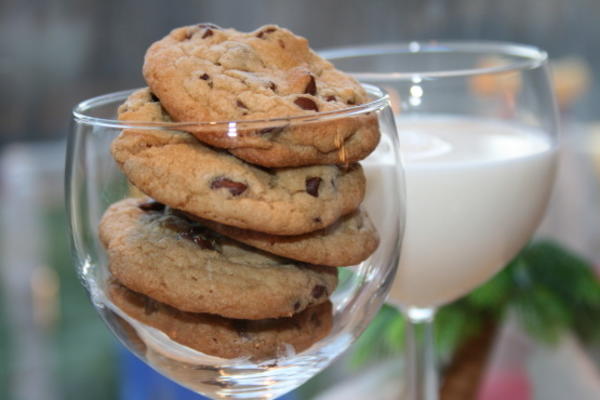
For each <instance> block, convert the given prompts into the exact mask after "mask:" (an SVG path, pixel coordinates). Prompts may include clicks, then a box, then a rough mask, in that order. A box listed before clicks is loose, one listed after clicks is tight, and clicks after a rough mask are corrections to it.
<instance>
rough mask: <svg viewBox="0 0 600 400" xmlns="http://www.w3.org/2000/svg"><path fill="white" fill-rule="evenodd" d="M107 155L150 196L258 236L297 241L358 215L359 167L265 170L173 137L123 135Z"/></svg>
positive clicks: (143, 132)
mask: <svg viewBox="0 0 600 400" xmlns="http://www.w3.org/2000/svg"><path fill="white" fill-rule="evenodd" d="M112 154H113V156H114V158H115V160H116V161H117V163H118V164H119V166H120V167H121V169H122V170H123V172H124V173H125V175H126V176H127V178H128V179H129V180H130V181H131V183H132V184H133V185H135V186H136V187H137V188H138V189H140V190H141V191H142V192H144V193H146V194H147V195H148V196H150V197H152V198H154V199H156V200H158V201H160V202H161V203H164V204H167V205H168V206H170V207H173V208H176V209H180V210H183V211H186V212H189V213H191V214H194V215H196V216H198V217H201V218H205V219H209V220H212V221H217V222H220V223H223V224H226V225H231V226H236V227H239V228H243V229H250V230H254V231H259V232H266V233H270V234H277V235H299V234H303V233H307V232H311V231H315V230H318V229H323V228H325V227H327V226H329V225H331V224H332V223H334V222H335V221H336V220H337V219H338V218H339V217H341V216H343V215H346V214H348V213H350V212H352V211H354V210H355V209H357V208H358V206H359V204H360V202H361V201H362V199H363V197H364V193H365V176H364V174H363V171H362V168H361V167H360V165H359V164H351V165H349V166H348V167H338V166H335V165H318V166H306V167H298V168H281V169H271V170H265V169H262V168H258V167H255V166H252V165H250V164H247V163H244V162H243V161H241V160H239V159H237V158H236V157H234V156H232V155H230V154H228V153H227V152H219V151H216V150H214V149H212V148H210V147H207V146H205V145H203V144H202V143H200V142H199V141H198V140H196V139H195V138H194V137H193V136H191V135H189V134H187V133H184V132H177V131H161V130H155V131H151V130H137V129H126V130H124V131H123V132H122V133H121V134H120V136H119V137H118V138H116V139H115V140H114V141H113V143H112Z"/></svg>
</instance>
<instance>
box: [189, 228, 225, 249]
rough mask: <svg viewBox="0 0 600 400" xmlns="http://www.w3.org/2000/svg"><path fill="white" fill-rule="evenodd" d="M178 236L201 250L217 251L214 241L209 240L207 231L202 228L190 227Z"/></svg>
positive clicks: (212, 239) (216, 244)
mask: <svg viewBox="0 0 600 400" xmlns="http://www.w3.org/2000/svg"><path fill="white" fill-rule="evenodd" d="M179 235H180V236H181V237H182V238H184V239H187V240H191V241H192V242H194V243H195V244H196V245H197V246H198V247H200V248H201V249H205V250H214V251H219V245H218V243H217V241H216V239H214V238H210V237H209V234H208V231H207V230H206V229H204V228H201V227H197V226H195V227H191V228H190V229H188V230H186V231H183V232H180V233H179Z"/></svg>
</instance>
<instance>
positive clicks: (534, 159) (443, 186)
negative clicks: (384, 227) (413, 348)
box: [365, 118, 556, 307]
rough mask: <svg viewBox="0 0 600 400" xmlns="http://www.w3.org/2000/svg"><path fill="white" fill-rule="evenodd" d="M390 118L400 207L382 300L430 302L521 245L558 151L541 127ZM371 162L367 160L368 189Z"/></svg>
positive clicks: (373, 177)
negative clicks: (398, 244) (400, 171)
mask: <svg viewBox="0 0 600 400" xmlns="http://www.w3.org/2000/svg"><path fill="white" fill-rule="evenodd" d="M396 123H397V126H398V130H399V132H400V142H401V151H402V154H403V161H404V168H405V173H406V195H407V209H406V232H405V236H404V242H403V247H402V256H401V260H400V265H399V267H398V268H399V269H398V274H397V275H396V279H395V282H394V285H393V287H392V290H391V292H390V295H389V301H390V302H392V303H396V304H399V305H403V306H418V307H430V306H437V305H440V304H443V303H447V302H449V301H452V300H454V299H456V298H458V297H460V296H462V295H464V294H466V293H467V292H469V291H471V290H472V289H474V288H475V287H476V286H478V285H480V284H481V283H483V282H485V281H486V280H488V279H489V278H490V277H491V276H492V275H493V274H495V273H496V272H497V271H498V270H499V269H501V268H502V267H503V266H504V265H506V263H507V262H508V261H510V260H511V258H513V257H514V256H515V254H516V253H517V252H518V251H519V250H520V249H521V248H522V247H523V246H524V245H525V243H526V242H527V240H528V239H529V238H530V237H531V235H532V234H533V231H534V230H535V229H536V227H537V225H538V223H539V222H540V220H541V218H542V215H543V213H544V210H545V208H546V204H547V201H548V198H549V195H550V191H551V188H552V182H553V178H554V173H555V166H556V148H555V147H554V146H552V144H551V143H550V141H549V139H548V138H546V137H544V136H543V135H542V134H541V133H540V132H536V131H533V130H532V131H528V130H523V129H518V128H516V127H514V126H512V125H508V124H501V123H494V122H489V121H485V120H475V119H473V120H469V119H456V118H429V119H425V118H422V119H414V118H410V119H409V118H397V120H396ZM378 164H379V162H377V160H376V159H369V160H367V161H366V162H365V170H366V173H367V179H368V180H369V181H368V182H369V186H370V188H373V189H374V186H377V185H380V184H381V182H378V181H379V179H378V178H380V176H378V175H379V174H378V173H374V170H376V169H377V166H378ZM371 201H372V199H370V198H367V199H366V206H367V209H369V210H372V209H373V208H376V207H370V206H369V202H371ZM378 211H381V210H375V212H378ZM371 213H373V211H371Z"/></svg>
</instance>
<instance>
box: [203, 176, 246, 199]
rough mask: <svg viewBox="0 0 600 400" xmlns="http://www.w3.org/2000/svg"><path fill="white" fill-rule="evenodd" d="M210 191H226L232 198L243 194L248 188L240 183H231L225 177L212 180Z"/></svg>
mask: <svg viewBox="0 0 600 400" xmlns="http://www.w3.org/2000/svg"><path fill="white" fill-rule="evenodd" d="M210 188H211V189H221V188H225V189H228V190H229V192H230V193H231V194H232V195H234V196H239V195H240V194H242V193H244V192H245V191H246V189H247V188H248V186H247V185H246V184H243V183H242V182H236V181H232V180H231V179H228V178H225V177H222V176H221V177H219V178H216V179H215V180H213V181H212V182H211V184H210Z"/></svg>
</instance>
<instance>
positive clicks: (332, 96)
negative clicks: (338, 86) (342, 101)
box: [325, 95, 336, 101]
mask: <svg viewBox="0 0 600 400" xmlns="http://www.w3.org/2000/svg"><path fill="white" fill-rule="evenodd" d="M325 100H326V101H335V100H336V98H335V96H334V95H329V96H327V97H325Z"/></svg>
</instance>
